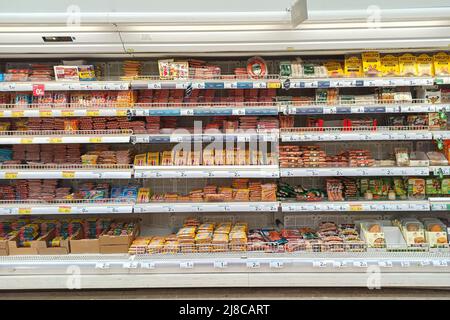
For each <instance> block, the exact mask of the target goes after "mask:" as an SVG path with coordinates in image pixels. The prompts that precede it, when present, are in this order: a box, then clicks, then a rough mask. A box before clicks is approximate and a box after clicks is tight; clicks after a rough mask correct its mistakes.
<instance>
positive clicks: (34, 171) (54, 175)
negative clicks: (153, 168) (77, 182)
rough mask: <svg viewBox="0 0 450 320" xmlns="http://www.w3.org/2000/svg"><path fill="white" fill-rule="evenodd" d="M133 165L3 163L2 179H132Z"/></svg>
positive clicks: (0, 167)
mask: <svg viewBox="0 0 450 320" xmlns="http://www.w3.org/2000/svg"><path fill="white" fill-rule="evenodd" d="M132 173H133V169H132V166H131V165H120V164H115V165H114V164H112V165H101V164H98V165H81V164H80V165H75V164H72V165H70V164H59V165H50V164H32V165H1V166H0V179H131V177H132Z"/></svg>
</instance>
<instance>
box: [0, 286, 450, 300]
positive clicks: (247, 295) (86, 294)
mask: <svg viewBox="0 0 450 320" xmlns="http://www.w3.org/2000/svg"><path fill="white" fill-rule="evenodd" d="M56 292H57V293H58V294H55V293H56ZM0 296H1V298H2V299H44V300H50V299H72V300H73V299H201V300H206V299H283V300H287V299H315V300H317V299H353V300H355V299H445V300H450V289H442V290H440V289H382V290H368V289H360V288H257V289H255V288H221V289H215V288H212V289H203V288H202V289H137V290H84V291H26V292H24V291H20V292H18V291H0Z"/></svg>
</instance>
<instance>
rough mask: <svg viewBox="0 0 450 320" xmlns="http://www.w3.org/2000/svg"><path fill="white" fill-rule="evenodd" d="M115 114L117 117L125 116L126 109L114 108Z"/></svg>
mask: <svg viewBox="0 0 450 320" xmlns="http://www.w3.org/2000/svg"><path fill="white" fill-rule="evenodd" d="M116 116H117V117H126V116H127V110H116Z"/></svg>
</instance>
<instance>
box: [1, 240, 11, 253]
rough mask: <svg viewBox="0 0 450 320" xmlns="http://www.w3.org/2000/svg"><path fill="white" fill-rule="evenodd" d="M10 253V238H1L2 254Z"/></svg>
mask: <svg viewBox="0 0 450 320" xmlns="http://www.w3.org/2000/svg"><path fill="white" fill-rule="evenodd" d="M7 255H9V249H8V240H0V256H7Z"/></svg>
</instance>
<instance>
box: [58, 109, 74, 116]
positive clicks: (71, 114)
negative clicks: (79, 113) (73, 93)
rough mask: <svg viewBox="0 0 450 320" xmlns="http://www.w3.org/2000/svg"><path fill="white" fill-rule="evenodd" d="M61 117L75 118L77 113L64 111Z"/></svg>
mask: <svg viewBox="0 0 450 320" xmlns="http://www.w3.org/2000/svg"><path fill="white" fill-rule="evenodd" d="M61 115H62V116H63V117H73V116H74V115H75V113H74V112H73V111H72V110H62V111H61Z"/></svg>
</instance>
